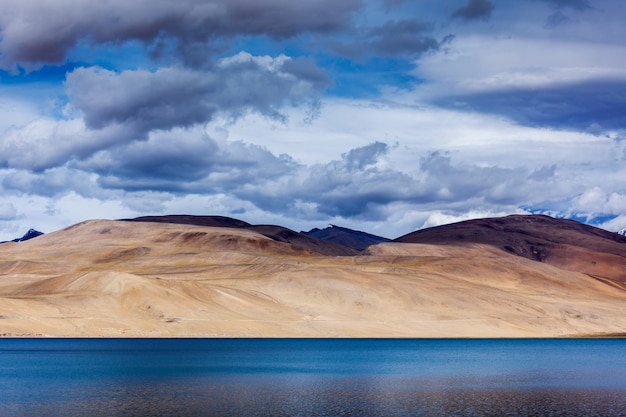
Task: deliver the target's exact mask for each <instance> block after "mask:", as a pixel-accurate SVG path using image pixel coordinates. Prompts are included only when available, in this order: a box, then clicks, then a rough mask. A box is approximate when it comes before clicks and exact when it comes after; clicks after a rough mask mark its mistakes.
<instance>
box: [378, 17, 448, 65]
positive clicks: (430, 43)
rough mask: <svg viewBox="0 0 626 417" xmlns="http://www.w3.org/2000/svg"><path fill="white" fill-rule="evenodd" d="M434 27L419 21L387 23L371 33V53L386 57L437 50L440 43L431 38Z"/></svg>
mask: <svg viewBox="0 0 626 417" xmlns="http://www.w3.org/2000/svg"><path fill="white" fill-rule="evenodd" d="M432 29H433V26H432V25H431V24H429V23H424V22H420V21H417V20H400V21H390V22H386V23H385V24H384V25H383V26H380V27H377V28H374V29H372V30H370V31H369V33H368V36H367V38H368V39H369V42H368V43H367V45H366V47H367V49H368V50H369V51H374V52H376V53H377V54H380V55H384V56H399V55H416V54H421V53H424V52H426V51H428V50H431V49H437V48H438V47H439V42H438V41H437V40H436V39H435V38H433V37H432V36H429V35H428V33H429V32H431V31H432Z"/></svg>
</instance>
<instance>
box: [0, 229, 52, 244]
mask: <svg viewBox="0 0 626 417" xmlns="http://www.w3.org/2000/svg"><path fill="white" fill-rule="evenodd" d="M41 235H43V233H42V232H40V231H38V230H35V229H28V231H27V232H26V233H24V235H23V236H22V237H18V238H16V239H13V240H11V241H9V242H24V241H25V240H29V239H32V238H35V237H37V236H41ZM0 243H7V242H6V241H5V242H0Z"/></svg>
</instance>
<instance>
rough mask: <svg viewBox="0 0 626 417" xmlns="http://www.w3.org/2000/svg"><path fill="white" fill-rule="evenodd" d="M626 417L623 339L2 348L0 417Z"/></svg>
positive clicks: (93, 343)
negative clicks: (509, 416)
mask: <svg viewBox="0 0 626 417" xmlns="http://www.w3.org/2000/svg"><path fill="white" fill-rule="evenodd" d="M39 415H42V416H44V415H45V416H506V415H511V416H626V339H574V340H571V339H554V340H552V339H550V340H542V339H531V340H517V339H513V340H510V339H505V340H445V339H443V340H437V339H436V340H433V339H426V340H403V339H399V340H395V339H393V340H389V339H383V340H376V339H357V340H354V339H321V340H320V339H0V416H39Z"/></svg>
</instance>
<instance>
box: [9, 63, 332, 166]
mask: <svg viewBox="0 0 626 417" xmlns="http://www.w3.org/2000/svg"><path fill="white" fill-rule="evenodd" d="M328 83H329V81H328V79H327V77H326V75H325V73H324V72H323V71H322V70H321V69H319V68H318V67H317V66H316V65H315V63H314V62H313V61H312V60H311V59H308V58H299V59H291V58H289V57H286V56H284V55H281V56H278V57H275V58H273V57H269V56H260V57H258V56H252V55H250V54H248V53H245V52H241V53H239V54H237V55H235V56H231V57H228V58H224V59H222V60H221V61H219V62H218V65H217V66H216V67H215V68H214V69H213V70H212V71H208V70H194V69H185V68H179V67H165V68H160V69H158V70H156V71H153V72H152V71H146V70H134V71H122V72H116V71H111V70H106V69H103V68H100V67H89V68H77V69H75V70H73V71H72V72H70V73H69V74H67V79H66V82H65V88H66V91H67V94H68V96H69V98H70V107H71V108H72V111H71V112H73V113H76V115H77V116H78V117H77V118H74V119H69V120H53V119H39V120H35V121H33V122H31V123H28V124H27V125H25V126H21V127H13V128H10V129H9V130H7V131H6V132H5V133H4V135H2V136H1V137H0V166H4V167H9V168H20V169H31V170H34V171H42V170H45V169H49V168H52V167H55V166H62V165H64V164H65V163H67V162H69V161H72V160H82V159H85V158H88V157H89V156H90V155H93V154H94V153H95V152H97V151H99V150H103V149H107V148H109V147H112V146H116V145H119V144H123V143H128V142H132V141H136V140H145V139H146V138H147V137H148V136H149V134H150V132H152V131H155V130H164V131H168V130H171V129H175V128H179V127H183V128H185V127H192V126H194V125H197V124H203V123H206V122H208V121H210V120H212V119H213V118H214V117H215V116H216V115H217V114H219V115H221V116H224V117H227V118H229V119H231V120H233V119H236V118H237V117H240V116H242V115H245V114H246V113H248V112H255V113H259V114H262V115H264V116H265V117H270V118H274V119H277V120H284V118H285V116H284V115H283V113H282V109H283V107H285V106H291V105H300V104H302V105H305V106H306V105H309V106H313V107H319V103H318V100H319V98H318V97H319V94H320V92H321V90H323V89H324V88H325V87H326V86H327V85H328ZM173 140H175V139H173Z"/></svg>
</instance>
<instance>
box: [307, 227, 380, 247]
mask: <svg viewBox="0 0 626 417" xmlns="http://www.w3.org/2000/svg"><path fill="white" fill-rule="evenodd" d="M300 233H301V234H304V235H306V236H310V237H314V238H316V239H321V240H325V241H327V242H332V243H336V244H338V245H343V246H347V247H349V248H352V249H355V250H357V251H362V250H364V249H365V248H367V247H368V246H371V245H376V244H378V243H383V242H388V241H389V240H390V239H387V238H384V237H380V236H376V235H371V234H369V233H365V232H360V231H357V230H352V229H348V228H345V227H340V226H335V225H332V224H331V225H330V226H328V227H327V228H325V229H318V228H315V229H311V230H309V231H308V232H304V231H303V232H300Z"/></svg>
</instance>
